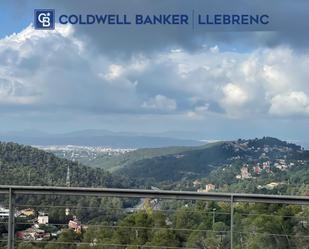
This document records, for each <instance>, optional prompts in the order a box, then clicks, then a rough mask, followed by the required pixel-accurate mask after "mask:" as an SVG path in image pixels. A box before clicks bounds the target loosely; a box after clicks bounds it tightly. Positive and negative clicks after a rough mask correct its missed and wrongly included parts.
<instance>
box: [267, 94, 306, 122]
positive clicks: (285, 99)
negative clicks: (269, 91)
mask: <svg viewBox="0 0 309 249" xmlns="http://www.w3.org/2000/svg"><path fill="white" fill-rule="evenodd" d="M269 112H270V113H271V114H275V115H278V116H289V115H309V97H308V95H306V94H305V93H304V92H289V93H285V94H278V95H276V96H274V97H273V98H272V99H271V107H270V109H269Z"/></svg>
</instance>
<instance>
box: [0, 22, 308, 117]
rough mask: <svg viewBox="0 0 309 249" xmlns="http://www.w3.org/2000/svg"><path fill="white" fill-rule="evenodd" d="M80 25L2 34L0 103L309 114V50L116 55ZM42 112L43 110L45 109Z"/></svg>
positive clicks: (87, 109) (96, 111)
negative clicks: (84, 32) (102, 48)
mask: <svg viewBox="0 0 309 249" xmlns="http://www.w3.org/2000/svg"><path fill="white" fill-rule="evenodd" d="M91 45H92V43H91V42H90V41H88V40H87V39H85V37H84V36H83V35H80V34H79V33H77V31H76V29H75V28H74V27H73V26H59V27H57V29H56V30H55V31H46V32H45V31H37V30H34V29H33V27H32V26H31V25H30V26H28V27H27V28H25V29H24V30H23V31H22V32H20V33H17V34H13V35H11V36H9V37H6V38H4V39H2V40H0V57H1V60H0V97H1V100H0V111H2V112H3V111H8V110H13V111H14V113H15V114H16V113H20V112H24V111H25V110H28V111H29V112H33V111H35V112H37V113H39V114H40V113H44V114H46V113H48V112H50V113H51V112H55V111H56V112H62V113H63V112H69V113H76V114H79V115H84V114H85V113H88V114H91V115H106V114H115V115H118V114H125V115H135V114H141V115H144V114H154V115H160V114H166V113H168V114H170V115H183V117H188V118H193V117H194V118H195V117H198V118H203V117H206V116H207V115H210V114H216V115H221V116H224V117H227V118H230V117H233V118H238V119H244V118H247V117H251V116H254V117H256V118H259V117H268V118H272V117H273V116H285V117H288V116H295V115H297V116H305V117H308V114H309V113H308V111H307V109H308V103H307V101H308V97H307V96H308V95H309V86H308V84H307V82H308V80H309V76H308V74H307V71H308V66H309V52H308V51H302V52H300V51H299V50H295V49H293V48H292V47H289V46H277V47H274V48H257V49H254V50H252V51H246V52H244V51H237V50H236V51H235V50H233V49H230V50H227V49H221V48H220V46H219V45H211V46H210V45H207V44H204V45H203V46H201V47H200V48H199V50H196V51H194V52H192V51H187V50H183V49H181V48H180V47H175V48H173V49H170V50H164V51H160V52H158V53H156V54H152V53H150V54H149V53H146V52H144V53H141V52H140V53H136V54H134V55H132V56H130V57H122V56H119V57H117V56H115V57H113V58H111V57H110V56H108V55H106V54H105V53H104V52H99V51H93V50H92V49H88V47H91ZM39 114H38V115H39Z"/></svg>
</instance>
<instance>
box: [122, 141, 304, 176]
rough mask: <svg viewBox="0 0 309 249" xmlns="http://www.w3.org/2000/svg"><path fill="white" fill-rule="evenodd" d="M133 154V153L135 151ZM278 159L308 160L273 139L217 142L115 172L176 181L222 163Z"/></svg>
mask: <svg viewBox="0 0 309 249" xmlns="http://www.w3.org/2000/svg"><path fill="white" fill-rule="evenodd" d="M135 153H137V152H135ZM279 158H288V159H294V160H297V159H306V160H307V159H309V151H305V150H303V149H302V148H301V147H300V146H298V145H295V144H292V143H287V142H284V141H281V140H279V139H276V138H271V137H264V138H262V139H251V140H241V139H240V140H237V141H228V142H218V143H213V144H208V145H207V146H200V147H195V148H189V149H187V150H185V149H184V150H179V151H177V152H175V153H171V154H166V155H159V156H156V157H152V158H147V159H142V160H137V161H134V162H132V163H129V164H127V165H126V166H125V167H122V168H120V169H119V170H118V171H117V172H118V173H120V174H123V175H127V176H129V177H136V178H139V179H145V180H147V181H149V180H150V181H151V180H152V181H155V182H158V181H171V182H172V181H178V180H181V179H183V178H192V179H193V178H200V177H203V176H207V175H208V174H209V172H211V171H212V170H213V169H216V168H217V167H219V166H222V165H223V164H230V163H231V162H234V161H240V162H244V163H246V162H249V161H254V160H260V159H264V160H268V159H271V160H274V159H279Z"/></svg>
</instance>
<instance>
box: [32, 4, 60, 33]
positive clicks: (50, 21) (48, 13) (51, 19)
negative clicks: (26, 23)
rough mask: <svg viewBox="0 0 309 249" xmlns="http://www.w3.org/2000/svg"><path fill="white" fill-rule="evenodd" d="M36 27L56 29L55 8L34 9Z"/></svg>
mask: <svg viewBox="0 0 309 249" xmlns="http://www.w3.org/2000/svg"><path fill="white" fill-rule="evenodd" d="M34 28H35V29H45V30H51V29H55V10H53V9H36V10H34Z"/></svg>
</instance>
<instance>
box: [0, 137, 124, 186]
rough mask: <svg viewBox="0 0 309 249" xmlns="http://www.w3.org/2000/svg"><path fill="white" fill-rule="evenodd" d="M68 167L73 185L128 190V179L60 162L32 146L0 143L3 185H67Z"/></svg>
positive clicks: (74, 163) (71, 163) (51, 155)
mask: <svg viewBox="0 0 309 249" xmlns="http://www.w3.org/2000/svg"><path fill="white" fill-rule="evenodd" d="M68 167H69V169H70V182H71V186H87V187H92V186H102V187H103V186H104V187H124V186H125V187H128V186H129V185H130V183H129V182H128V181H127V179H125V178H123V177H120V176H117V177H113V176H112V175H111V174H110V173H108V172H106V171H104V170H102V169H98V168H96V169H95V168H90V167H87V166H84V165H82V164H80V163H77V162H72V161H69V160H66V159H60V158H58V157H56V156H55V155H53V154H52V153H47V152H44V151H41V150H38V149H35V148H33V147H30V146H23V145H18V144H15V143H0V172H1V177H0V184H2V185H4V184H16V185H55V186H65V184H66V176H67V170H68Z"/></svg>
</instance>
